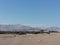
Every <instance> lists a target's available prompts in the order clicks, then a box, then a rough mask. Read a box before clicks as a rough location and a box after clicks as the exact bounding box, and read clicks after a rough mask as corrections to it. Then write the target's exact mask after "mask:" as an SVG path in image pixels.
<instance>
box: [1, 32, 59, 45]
mask: <svg viewBox="0 0 60 45" xmlns="http://www.w3.org/2000/svg"><path fill="white" fill-rule="evenodd" d="M0 45H60V33H52V34H36V35H34V34H27V35H16V37H15V35H11V34H0Z"/></svg>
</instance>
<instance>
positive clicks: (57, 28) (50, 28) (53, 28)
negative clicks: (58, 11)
mask: <svg viewBox="0 0 60 45" xmlns="http://www.w3.org/2000/svg"><path fill="white" fill-rule="evenodd" d="M46 29H47V30H60V28H59V27H49V28H46Z"/></svg>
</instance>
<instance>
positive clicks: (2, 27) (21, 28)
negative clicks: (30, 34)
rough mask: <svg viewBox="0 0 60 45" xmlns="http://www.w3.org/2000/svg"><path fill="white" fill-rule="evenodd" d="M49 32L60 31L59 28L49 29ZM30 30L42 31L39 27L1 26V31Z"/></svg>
mask: <svg viewBox="0 0 60 45" xmlns="http://www.w3.org/2000/svg"><path fill="white" fill-rule="evenodd" d="M46 29H47V30H60V28H58V27H49V28H46ZM28 30H41V28H39V27H31V26H25V25H20V24H16V25H2V24H0V31H28Z"/></svg>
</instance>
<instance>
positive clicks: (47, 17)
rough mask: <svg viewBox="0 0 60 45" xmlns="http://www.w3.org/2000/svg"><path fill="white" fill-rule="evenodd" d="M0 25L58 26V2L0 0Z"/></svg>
mask: <svg viewBox="0 0 60 45" xmlns="http://www.w3.org/2000/svg"><path fill="white" fill-rule="evenodd" d="M0 24H28V25H38V26H39V25H42V26H60V0H0Z"/></svg>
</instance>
